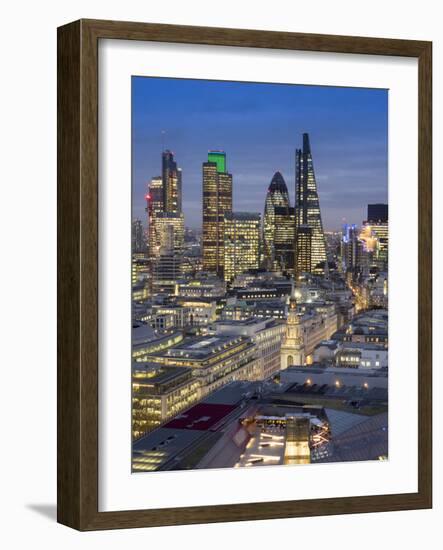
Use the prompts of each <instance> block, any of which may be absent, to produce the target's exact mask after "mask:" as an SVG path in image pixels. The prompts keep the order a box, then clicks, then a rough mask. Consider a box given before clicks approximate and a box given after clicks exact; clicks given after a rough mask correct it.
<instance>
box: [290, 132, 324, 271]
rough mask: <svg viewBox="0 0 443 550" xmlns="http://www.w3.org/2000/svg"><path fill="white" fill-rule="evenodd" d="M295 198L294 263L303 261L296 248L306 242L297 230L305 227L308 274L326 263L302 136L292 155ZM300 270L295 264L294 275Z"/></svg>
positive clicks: (307, 146)
mask: <svg viewBox="0 0 443 550" xmlns="http://www.w3.org/2000/svg"><path fill="white" fill-rule="evenodd" d="M295 196H296V203H295V213H296V243H295V247H296V254H295V257H296V258H297V261H298V260H299V258H300V261H302V260H301V258H302V255H301V254H299V253H297V247H300V246H302V243H300V242H299V241H300V239H303V240H304V243H303V246H304V247H306V246H307V244H308V240H306V239H305V235H304V233H303V232H301V231H300V230H299V228H300V227H301V226H308V227H310V228H311V237H310V262H309V263H310V271H314V270H316V269H318V266H319V264H321V263H322V262H324V264H326V242H325V236H324V232H323V224H322V219H321V212H320V202H319V198H318V192H317V182H316V179H315V173H314V164H313V161H312V153H311V146H310V142H309V135H308V134H303V148H302V149H297V150H296V153H295ZM302 271H303V269H302V265H296V272H297V273H301V272H302Z"/></svg>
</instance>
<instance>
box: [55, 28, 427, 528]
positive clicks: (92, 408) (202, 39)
mask: <svg viewBox="0 0 443 550" xmlns="http://www.w3.org/2000/svg"><path fill="white" fill-rule="evenodd" d="M100 39H116V40H120V39H124V40H141V41H159V42H172V43H183V44H208V45H223V46H240V47H253V48H277V49H284V50H285V49H286V50H304V51H311V52H336V53H347V54H371V55H380V56H405V57H413V58H417V59H418V66H419V76H418V86H419V120H418V127H419V130H418V135H419V143H418V151H419V167H418V183H419V193H418V214H419V252H418V253H419V304H418V308H419V362H418V368H419V377H418V404H419V410H418V424H419V426H418V434H419V435H418V450H419V457H418V458H419V460H418V492H417V493H409V494H386V495H377V496H358V497H346V498H323V499H316V500H298V501H297V500H294V501H281V502H256V503H248V504H230V505H217V506H196V507H186V508H168V509H147V510H136V511H124V510H122V511H118V512H99V511H98V405H97V400H98V267H97V263H98V246H99V243H98V221H97V219H98V124H97V117H98V42H99V40H100ZM431 71H432V44H431V43H430V42H422V41H410V40H393V39H381V38H361V37H349V36H328V35H313V34H299V33H287V32H268V31H266V32H265V31H258V30H239V29H224V28H206V27H190V26H175V25H160V24H147V23H132V22H117V21H98V20H80V21H76V22H73V23H70V24H68V25H65V26H63V27H60V28H59V29H58V483H57V486H58V521H59V522H60V523H63V524H65V525H68V526H70V527H73V528H75V529H79V530H96V529H114V528H132V527H148V526H160V525H178V524H191V523H210V522H224V521H243V520H255V519H271V518H288V517H299V516H317V515H331V514H346V513H363V512H376V511H389V510H408V509H419V508H430V507H431V506H432V496H431V495H432V439H431V438H432V435H431V434H432V418H431V409H432V403H431V398H432V391H431V387H432V386H431V384H432V373H431V356H432V336H431V332H432V327H431V298H432V291H431V285H432V279H431V277H432V275H431V273H432V270H431V268H432V259H431V258H432V256H431V255H432V235H431V227H432V223H431V206H432V190H431V179H432V176H431V170H432V129H431V124H432V108H431V94H432V83H431Z"/></svg>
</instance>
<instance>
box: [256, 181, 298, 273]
mask: <svg viewBox="0 0 443 550" xmlns="http://www.w3.org/2000/svg"><path fill="white" fill-rule="evenodd" d="M276 208H279V209H280V211H279V216H280V219H281V218H282V217H284V215H285V213H286V214H287V215H288V216H289V194H288V188H287V187H286V183H285V180H284V179H283V176H282V175H281V173H280V172H276V173H275V174H274V176H273V177H272V180H271V183H270V184H269V187H268V192H267V194H266V200H265V211H264V216H263V259H264V264H265V266H266V268H267V269H274V267H275V266H274V263H275V260H276V257H275V233H276V228H277V225H276V220H275V209H276ZM293 240H294V239H292V246H293Z"/></svg>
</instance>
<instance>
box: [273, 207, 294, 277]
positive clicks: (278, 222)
mask: <svg viewBox="0 0 443 550" xmlns="http://www.w3.org/2000/svg"><path fill="white" fill-rule="evenodd" d="M274 217H275V233H274V268H275V269H277V270H279V271H284V272H285V271H286V272H292V270H293V269H294V240H295V212H294V208H291V207H289V208H285V207H283V206H276V207H275V209H274Z"/></svg>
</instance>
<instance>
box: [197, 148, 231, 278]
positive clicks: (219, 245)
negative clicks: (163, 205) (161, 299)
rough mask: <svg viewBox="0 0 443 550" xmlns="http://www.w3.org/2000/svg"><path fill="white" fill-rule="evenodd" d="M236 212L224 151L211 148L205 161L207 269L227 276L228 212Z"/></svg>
mask: <svg viewBox="0 0 443 550" xmlns="http://www.w3.org/2000/svg"><path fill="white" fill-rule="evenodd" d="M231 212H232V175H231V174H229V173H228V172H227V167H226V154H225V152H224V151H209V153H208V162H204V163H203V237H202V245H203V269H204V270H207V271H213V272H215V273H217V274H218V275H219V276H223V271H224V216H225V214H229V213H231Z"/></svg>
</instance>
